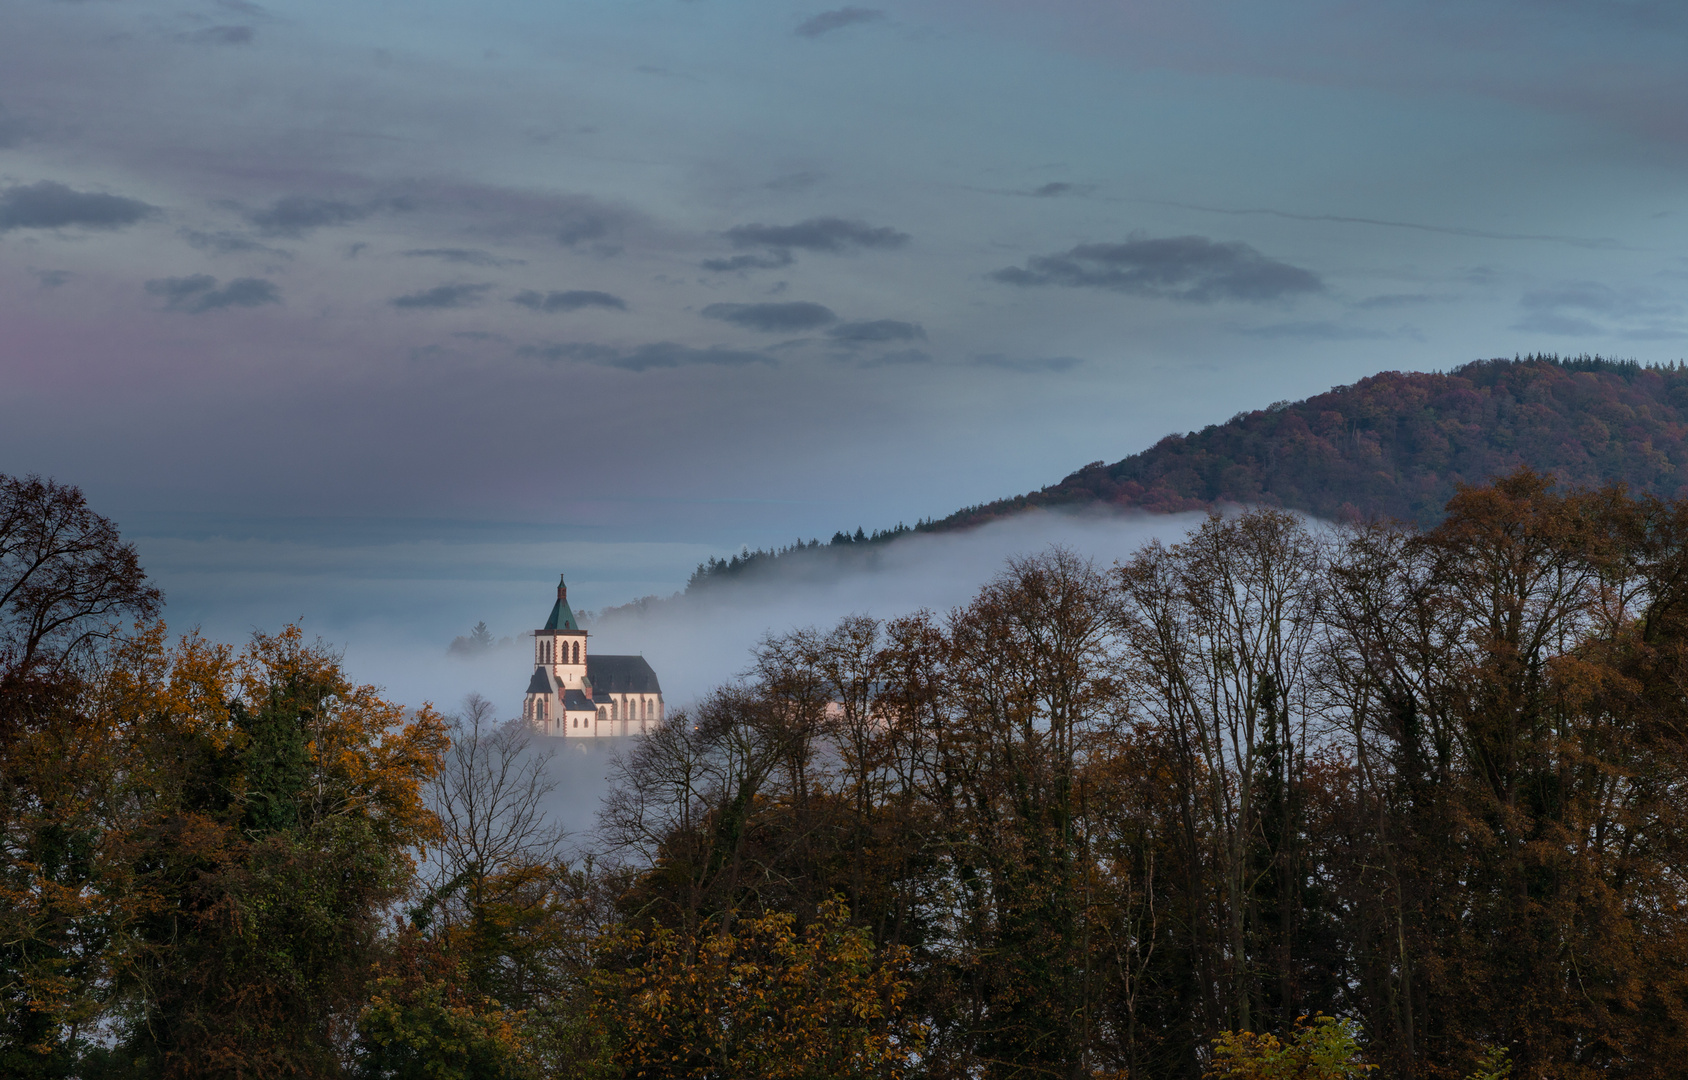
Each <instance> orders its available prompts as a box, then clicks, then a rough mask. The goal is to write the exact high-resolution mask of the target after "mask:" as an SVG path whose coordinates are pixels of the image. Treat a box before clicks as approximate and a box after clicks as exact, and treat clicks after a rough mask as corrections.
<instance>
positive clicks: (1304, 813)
mask: <svg viewBox="0 0 1688 1080" xmlns="http://www.w3.org/2000/svg"><path fill="white" fill-rule="evenodd" d="M1555 370H1559V369H1555ZM1562 374H1563V375H1564V377H1566V378H1569V379H1573V380H1574V379H1575V378H1577V377H1579V376H1580V374H1581V373H1577V372H1574V371H1571V372H1563V373H1562ZM1650 377H1651V376H1646V375H1645V374H1644V373H1638V374H1636V375H1635V379H1636V380H1640V379H1642V378H1650ZM6 483H7V487H6V489H5V497H6V499H7V500H8V501H7V504H6V507H5V512H6V515H7V516H6V518H5V521H6V523H7V529H8V530H9V531H8V532H7V534H6V538H5V543H6V544H7V547H6V548H5V550H4V553H3V554H4V562H3V564H0V565H3V567H4V572H5V574H6V579H5V582H4V583H3V584H4V587H5V588H7V589H8V590H9V591H8V592H7V594H6V595H7V601H6V606H5V607H4V609H3V613H4V628H5V632H6V635H7V636H6V639H5V640H6V649H7V652H6V657H5V667H4V678H3V682H0V780H3V783H0V826H3V830H4V831H3V834H0V835H3V839H4V845H5V846H4V849H3V852H0V857H3V861H0V972H3V976H0V1073H4V1074H5V1075H7V1076H19V1077H26V1076H27V1077H35V1076H39V1077H115V1076H140V1077H149V1076H156V1077H176V1076H183V1077H186V1076H193V1077H200V1076H206V1077H271V1076H324V1077H330V1076H332V1077H365V1078H375V1077H382V1078H387V1077H392V1078H397V1077H418V1078H420V1077H463V1078H470V1077H474V1078H482V1077H486V1078H495V1077H496V1078H525V1077H577V1076H578V1077H592V1076H596V1077H694V1078H706V1077H707V1078H720V1080H729V1078H739V1077H750V1076H756V1077H790V1078H815V1080H819V1078H822V1077H828V1078H830V1077H908V1078H915V1077H923V1078H932V1080H949V1078H961V1077H989V1078H1003V1080H1007V1078H1014V1080H1029V1078H1033V1077H1131V1078H1143V1080H1149V1078H1157V1080H1158V1078H1166V1080H1174V1078H1189V1080H1196V1078H1198V1077H1203V1076H1211V1077H1216V1078H1227V1080H1266V1078H1268V1077H1273V1078H1276V1077H1308V1078H1327V1077H1328V1078H1337V1077H1357V1076H1361V1075H1364V1074H1365V1073H1367V1072H1374V1073H1375V1075H1377V1076H1379V1077H1387V1078H1401V1080H1406V1078H1424V1080H1433V1078H1434V1080H1441V1078H1449V1080H1459V1078H1467V1077H1470V1078H1478V1080H1493V1078H1498V1077H1500V1076H1505V1075H1511V1076H1514V1077H1519V1078H1523V1077H1528V1078H1532V1080H1534V1078H1554V1080H1561V1078H1563V1080H1572V1078H1577V1080H1582V1078H1593V1077H1596V1076H1600V1077H1623V1078H1630V1077H1633V1078H1663V1077H1672V1076H1676V1075H1678V1072H1677V1070H1678V1069H1679V1068H1680V1067H1681V1066H1680V1062H1681V1061H1682V1060H1683V1059H1684V1057H1685V1056H1688V906H1685V901H1688V895H1685V887H1684V877H1683V874H1684V867H1685V860H1688V789H1685V787H1684V785H1683V776H1684V773H1685V768H1684V766H1685V764H1688V699H1685V698H1684V694H1683V686H1684V685H1685V684H1688V502H1681V501H1671V500H1665V499H1660V498H1657V497H1654V496H1652V495H1635V494H1631V493H1629V492H1628V491H1626V490H1625V489H1623V488H1622V487H1618V486H1606V487H1585V486H1576V485H1570V484H1565V485H1561V484H1556V483H1555V481H1554V480H1553V479H1551V478H1549V477H1545V476H1542V475H1539V474H1536V473H1532V472H1529V471H1527V470H1526V471H1519V472H1515V473H1512V474H1510V475H1507V476H1504V477H1502V478H1500V479H1499V480H1497V481H1495V482H1494V483H1493V484H1491V485H1487V486H1477V487H1468V488H1461V489H1458V490H1457V491H1456V492H1455V493H1454V494H1453V496H1452V497H1451V498H1450V499H1449V500H1448V502H1447V503H1446V505H1445V507H1444V510H1443V512H1442V514H1441V515H1440V519H1439V521H1438V522H1437V523H1436V524H1434V525H1433V526H1431V527H1421V526H1419V525H1415V524H1411V523H1407V524H1394V523H1389V522H1387V521H1385V520H1383V519H1375V520H1371V521H1367V522H1362V521H1359V520H1351V521H1349V522H1348V523H1347V524H1345V525H1341V526H1333V527H1328V528H1327V527H1319V528H1316V529H1315V528H1313V527H1311V526H1309V525H1308V524H1306V523H1305V522H1304V520H1303V519H1301V518H1299V517H1296V516H1292V515H1290V514H1288V513H1285V512H1283V511H1281V510H1277V509H1273V508H1262V509H1256V510H1252V511H1249V512H1247V513H1233V514H1230V515H1228V516H1220V515H1215V516H1212V517H1210V518H1209V519H1208V520H1207V521H1206V523H1205V524H1203V525H1201V526H1200V527H1199V528H1197V529H1196V530H1194V531H1193V532H1192V533H1190V534H1189V535H1188V537H1187V538H1186V539H1185V540H1184V541H1182V542H1180V543H1178V544H1175V545H1171V546H1163V545H1160V544H1158V543H1156V544H1150V545H1149V546H1147V547H1145V548H1143V549H1142V550H1141V551H1140V552H1139V553H1138V554H1137V555H1136V556H1134V557H1133V558H1132V559H1131V560H1130V561H1128V562H1125V563H1123V564H1119V565H1113V566H1098V565H1093V564H1091V563H1089V562H1087V561H1085V560H1084V559H1082V558H1080V557H1079V556H1077V555H1076V554H1074V553H1072V552H1069V551H1064V550H1060V549H1051V550H1047V551H1044V552H1041V553H1036V554H1032V555H1029V556H1027V557H1024V558H1021V559H1017V560H1015V561H1012V562H1011V563H1010V564H1008V565H1007V566H1006V567H1005V568H1004V569H1003V570H1002V572H1001V573H1000V574H999V575H998V576H997V577H996V578H995V579H994V580H992V581H990V582H988V583H986V584H985V585H984V586H983V587H982V588H981V589H980V591H979V592H978V594H977V595H976V596H975V597H974V599H973V600H972V601H971V602H970V603H968V604H966V605H965V606H963V607H961V608H959V609H957V610H955V611H952V612H949V613H946V614H921V615H916V616H912V617H907V618H902V619H897V620H893V621H889V622H879V621H876V620H874V619H871V618H868V617H865V616H857V617H852V618H849V619H846V620H845V621H843V622H841V623H840V624H838V625H837V626H833V627H826V628H819V629H806V630H798V631H794V632H789V633H784V634H779V635H775V636H771V637H769V638H767V639H766V640H765V641H764V642H763V644H762V645H761V646H760V648H759V649H758V650H757V651H756V653H755V655H754V657H753V658H752V667H751V668H750V669H749V671H748V673H747V674H746V675H744V676H743V677H741V678H739V679H737V680H734V681H730V682H727V683H725V684H723V685H722V686H721V687H720V688H719V689H718V690H716V691H715V692H714V693H712V694H711V695H709V696H708V697H707V698H706V699H705V700H704V701H703V702H701V703H700V704H699V705H698V706H696V707H695V708H694V709H692V710H690V711H688V712H685V713H683V714H681V715H679V716H674V717H671V721H670V723H668V724H667V725H666V726H665V727H663V728H662V729H660V730H659V732H658V733H657V734H655V735H653V736H650V737H648V738H646V739H644V740H642V741H640V742H638V743H637V744H635V745H634V746H633V747H632V748H631V749H629V750H628V751H626V752H625V753H624V754H623V755H622V757H620V758H619V759H618V764H617V765H616V777H615V778H616V780H617V784H616V789H615V791H616V793H615V795H614V796H613V797H612V798H611V800H610V801H609V803H608V804H607V805H606V806H605V808H604V812H603V817H602V827H601V835H600V836H599V837H598V838H597V840H596V842H595V844H594V846H593V853H592V854H591V855H590V856H585V855H582V854H581V853H579V852H576V853H575V854H574V855H573V856H572V857H565V856H564V851H565V850H566V849H565V847H564V844H563V838H562V837H561V836H560V835H558V834H557V833H556V832H555V831H554V830H553V829H551V828H549V827H548V826H547V825H546V823H545V821H544V819H543V816H542V815H540V814H539V813H538V807H539V806H540V804H541V802H542V800H543V797H544V795H545V794H546V791H547V786H546V785H547V783H548V781H547V777H546V772H545V768H544V761H543V758H542V757H541V756H538V755H537V754H536V753H535V750H536V747H534V746H533V745H532V744H531V740H530V739H529V737H528V736H526V735H525V733H524V732H523V731H522V730H521V729H520V728H519V727H516V726H510V725H504V724H499V723H498V722H497V719H496V717H495V716H494V715H493V714H492V710H491V707H490V706H488V705H487V704H486V703H484V702H480V701H477V700H471V701H470V702H469V703H468V704H467V705H466V706H465V707H464V709H463V711H462V712H461V713H460V714H459V715H457V716H455V717H442V716H439V715H436V714H434V713H432V712H430V711H427V710H422V711H407V710H404V709H402V708H399V707H397V706H395V705H393V704H391V703H389V702H387V701H385V700H384V699H382V698H381V697H380V695H379V694H377V693H376V692H375V691H374V690H372V689H371V688H369V687H361V686H357V685H356V684H354V683H352V682H351V681H350V680H349V678H348V677H347V676H346V674H345V673H344V672H342V671H341V670H340V667H339V662H338V660H337V658H336V657H335V655H334V654H333V653H332V652H330V651H328V650H326V649H324V648H322V647H320V646H313V645H310V644H308V643H306V642H304V641H303V640H302V638H301V637H300V635H299V634H298V632H297V631H296V630H294V629H291V628H288V629H284V630H282V631H280V632H278V633H277V634H275V635H262V634H261V635H258V636H256V637H255V638H254V640H253V642H252V643H251V644H250V645H249V646H248V647H247V648H246V649H245V650H244V651H238V652H237V651H235V650H231V649H228V648H227V647H223V646H218V645H213V644H209V643H206V642H204V641H201V640H199V639H197V638H195V637H193V636H191V635H190V636H189V637H187V638H184V639H181V640H180V641H176V642H172V641H170V639H169V638H168V637H167V635H166V633H165V630H164V628H163V626H162V624H161V623H159V622H158V621H157V616H158V612H159V604H160V598H159V596H158V595H157V593H156V592H154V591H152V590H151V589H150V587H148V586H147V585H146V583H145V579H144V577H143V576H142V575H141V572H140V569H139V567H138V565H137V564H136V563H135V560H134V553H133V550H132V549H130V548H129V547H127V546H126V545H124V544H123V543H122V542H121V540H120V539H119V538H118V537H117V535H116V531H115V529H114V528H112V527H111V526H110V523H109V522H106V521H104V519H101V518H99V517H98V516H97V515H95V514H93V513H92V512H91V511H89V510H88V508H87V507H86V506H85V505H84V504H83V502H82V499H81V496H80V494H79V493H78V492H76V491H75V489H73V488H67V487H63V486H58V485H52V484H46V483H43V482H35V481H11V480H8V481H6ZM48 582H51V583H54V584H53V585H52V587H47V585H46V583H48ZM61 614H62V615H63V616H64V617H63V618H61V617H60V615H61ZM49 626H50V627H51V628H52V629H51V631H50V632H41V628H44V627H49Z"/></svg>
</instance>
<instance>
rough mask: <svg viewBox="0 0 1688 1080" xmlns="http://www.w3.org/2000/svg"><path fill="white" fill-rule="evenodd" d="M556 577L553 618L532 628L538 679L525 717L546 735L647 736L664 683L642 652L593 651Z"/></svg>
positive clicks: (525, 702)
mask: <svg viewBox="0 0 1688 1080" xmlns="http://www.w3.org/2000/svg"><path fill="white" fill-rule="evenodd" d="M586 638H587V634H586V631H584V630H582V629H581V628H580V624H579V623H578V622H576V621H575V617H574V612H573V611H571V610H569V590H568V586H567V585H566V584H565V583H564V582H563V581H562V580H561V579H559V580H558V581H557V603H556V604H555V605H554V606H553V607H552V608H551V617H550V618H549V619H546V620H545V625H544V627H542V628H541V629H538V630H535V631H534V632H533V663H534V668H533V678H532V679H530V680H529V681H528V688H527V696H526V697H524V698H523V699H522V719H524V720H526V721H527V722H528V724H529V725H530V726H532V727H533V729H534V730H535V731H537V732H539V733H540V734H541V735H558V736H562V737H564V738H569V739H603V738H608V737H610V736H612V735H643V734H645V733H646V732H648V731H652V730H655V728H656V727H657V726H658V725H660V724H661V723H662V687H661V686H660V685H658V683H657V681H656V672H655V671H653V670H651V665H650V664H649V663H648V662H647V661H646V660H645V658H644V657H642V656H593V655H592V653H591V650H590V649H589V648H588V647H587V641H586Z"/></svg>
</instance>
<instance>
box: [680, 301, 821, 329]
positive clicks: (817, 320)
mask: <svg viewBox="0 0 1688 1080" xmlns="http://www.w3.org/2000/svg"><path fill="white" fill-rule="evenodd" d="M700 314H702V315H703V317H704V318H706V319H720V320H721V321H722V322H729V323H732V324H733V325H734V326H743V327H746V328H747V329H751V330H762V331H765V332H768V333H776V334H789V333H793V332H796V331H799V330H813V329H815V328H817V327H821V326H826V325H827V324H828V323H835V322H837V321H838V316H837V315H835V314H833V312H832V309H831V308H828V307H825V306H823V305H821V304H814V303H810V302H808V301H806V300H792V301H788V302H785V303H773V304H710V305H709V306H708V307H706V308H704V309H703V311H702V312H701V313H700Z"/></svg>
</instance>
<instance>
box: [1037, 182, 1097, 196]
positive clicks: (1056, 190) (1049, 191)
mask: <svg viewBox="0 0 1688 1080" xmlns="http://www.w3.org/2000/svg"><path fill="white" fill-rule="evenodd" d="M1093 190H1095V188H1094V187H1093V186H1092V185H1090V184H1069V183H1067V182H1066V181H1065V180H1052V181H1050V182H1049V183H1047V184H1044V185H1043V186H1042V187H1035V188H1033V189H1032V190H1030V191H1028V192H1026V194H1028V195H1030V196H1032V197H1033V198H1034V199H1056V198H1060V197H1061V196H1062V195H1084V194H1087V193H1089V192H1091V191H1093Z"/></svg>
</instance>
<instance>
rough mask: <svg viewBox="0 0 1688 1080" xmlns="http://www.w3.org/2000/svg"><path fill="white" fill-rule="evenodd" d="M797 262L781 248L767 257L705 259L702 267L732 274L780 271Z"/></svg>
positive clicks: (747, 256)
mask: <svg viewBox="0 0 1688 1080" xmlns="http://www.w3.org/2000/svg"><path fill="white" fill-rule="evenodd" d="M796 261H797V260H795V259H793V258H792V257H791V252H789V251H787V250H785V249H784V248H780V249H778V250H775V251H771V252H769V253H768V254H766V255H733V256H731V257H729V258H725V259H705V260H703V262H702V263H701V264H700V265H702V267H703V268H704V269H705V270H715V271H718V272H720V273H731V272H733V271H736V270H778V269H779V268H780V267H782V266H790V265H791V264H792V263H794V262H796Z"/></svg>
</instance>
